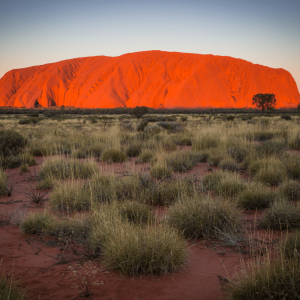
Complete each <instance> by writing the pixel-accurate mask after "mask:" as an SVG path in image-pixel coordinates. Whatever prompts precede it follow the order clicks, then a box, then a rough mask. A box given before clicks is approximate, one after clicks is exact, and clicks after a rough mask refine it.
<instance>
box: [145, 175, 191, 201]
mask: <svg viewBox="0 0 300 300" xmlns="http://www.w3.org/2000/svg"><path fill="white" fill-rule="evenodd" d="M195 191H196V190H195V186H194V184H193V183H192V182H190V181H189V180H186V179H183V180H181V181H178V182H167V181H164V182H160V183H158V184H155V185H153V186H151V187H150V188H149V189H148V190H147V194H146V198H145V199H146V202H147V203H148V204H151V205H161V206H168V205H170V204H172V203H174V202H176V201H177V200H178V199H179V198H180V197H192V196H193V195H194V193H195Z"/></svg>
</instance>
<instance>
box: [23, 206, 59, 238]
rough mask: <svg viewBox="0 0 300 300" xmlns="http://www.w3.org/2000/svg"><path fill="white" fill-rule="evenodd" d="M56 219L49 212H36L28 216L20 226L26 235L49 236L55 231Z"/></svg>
mask: <svg viewBox="0 0 300 300" xmlns="http://www.w3.org/2000/svg"><path fill="white" fill-rule="evenodd" d="M55 223H56V219H55V217H54V216H53V214H50V213H49V212H46V211H45V212H36V213H32V214H30V215H28V216H26V217H25V218H24V219H23V221H22V222H21V224H20V227H21V229H22V231H23V233H25V234H48V233H49V232H51V230H52V229H53V227H54V225H55Z"/></svg>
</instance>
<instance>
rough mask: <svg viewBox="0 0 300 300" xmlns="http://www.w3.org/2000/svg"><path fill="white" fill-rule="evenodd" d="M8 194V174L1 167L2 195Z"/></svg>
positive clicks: (0, 193)
mask: <svg viewBox="0 0 300 300" xmlns="http://www.w3.org/2000/svg"><path fill="white" fill-rule="evenodd" d="M6 195H7V176H6V174H5V172H4V171H3V170H2V169H0V196H6Z"/></svg>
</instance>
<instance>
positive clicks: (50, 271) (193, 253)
mask: <svg viewBox="0 0 300 300" xmlns="http://www.w3.org/2000/svg"><path fill="white" fill-rule="evenodd" d="M36 160H37V163H38V166H34V167H30V168H29V169H30V172H29V173H24V174H20V171H19V169H14V170H10V171H9V172H8V174H9V176H10V177H11V178H12V177H13V178H14V182H15V184H16V188H15V189H14V191H13V193H12V196H11V197H1V198H0V212H1V213H0V216H1V217H2V218H3V217H5V216H6V215H7V213H8V214H9V213H11V212H12V211H14V210H16V209H17V208H22V207H24V206H27V204H28V200H26V199H25V194H24V191H25V189H26V187H28V178H30V175H33V174H34V173H35V172H36V171H38V169H39V167H40V165H41V164H42V161H43V158H36ZM100 165H101V163H100ZM143 168H146V169H147V165H146V164H135V163H134V160H132V161H131V162H127V163H123V164H110V165H106V166H104V169H105V170H104V171H105V172H123V171H124V170H132V169H136V170H137V171H138V170H139V171H143ZM196 172H197V173H198V176H199V178H201V177H202V176H203V175H204V174H205V173H206V172H207V165H206V164H199V165H198V166H196V167H195V168H194V169H193V170H192V171H191V172H189V173H190V174H191V173H196ZM32 183H35V182H34V181H32ZM7 201H10V202H13V203H11V204H4V203H6V202H7ZM17 201H24V202H21V203H20V202H17ZM42 207H43V206H42ZM42 207H35V206H34V205H31V206H30V207H29V209H28V210H27V211H26V213H28V212H30V211H34V210H36V209H42ZM16 218H18V214H16ZM14 221H16V219H15V220H14ZM245 221H246V224H247V227H250V226H251V227H252V228H253V225H254V222H255V212H250V213H249V214H247V215H245ZM256 234H259V232H257V233H256ZM48 242H51V240H50V241H48ZM188 248H189V249H190V260H189V263H188V266H187V270H186V271H184V272H182V273H180V274H175V275H174V276H166V277H162V278H155V277H150V278H149V277H142V278H135V279H132V278H122V277H121V276H119V275H118V274H116V273H113V272H105V269H104V268H103V267H101V266H100V265H99V268H100V269H102V273H101V274H99V275H98V277H97V279H98V281H99V282H101V281H103V284H100V285H99V286H96V287H94V289H93V292H94V295H93V296H92V297H91V298H90V299H105V300H121V299H122V300H126V299H130V300H135V299H140V300H142V299H144V300H146V299H149V300H152V299H163V300H167V299H170V300H171V299H172V300H175V299H178V300H179V299H180V300H182V299H191V300H193V299H195V300H196V299H197V300H199V299H202V300H209V299H210V300H216V299H222V291H221V289H220V287H221V285H220V279H219V277H218V275H219V276H223V277H228V275H231V274H233V273H234V272H235V270H236V269H238V268H239V265H240V254H238V253H235V252H234V251H233V250H231V249H229V248H223V247H220V246H219V247H216V246H215V245H213V244H212V243H211V242H210V243H207V241H205V240H198V241H197V242H196V243H191V242H189V243H188ZM62 255H66V259H70V258H71V260H72V257H71V256H70V255H69V254H67V253H65V254H64V253H63V250H62V248H61V247H60V246H51V247H50V246H48V245H47V244H46V243H45V241H42V240H41V239H40V238H39V237H38V236H26V235H24V234H21V230H20V228H19V227H17V226H2V227H0V260H1V259H2V267H3V268H4V269H5V270H6V271H7V272H8V273H9V272H11V271H12V270H13V271H14V277H15V278H17V279H20V280H21V282H22V286H23V287H26V289H27V291H28V294H29V295H30V296H29V299H32V300H37V299H41V300H44V299H45V300H46V299H78V298H79V297H78V291H77V290H74V289H72V288H71V286H72V281H71V273H70V271H69V270H68V266H69V264H61V263H60V262H61V260H60V259H59V258H61V257H62ZM70 264H72V262H70ZM63 273H64V274H65V275H64V276H62V274H63Z"/></svg>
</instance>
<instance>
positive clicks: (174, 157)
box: [166, 151, 194, 172]
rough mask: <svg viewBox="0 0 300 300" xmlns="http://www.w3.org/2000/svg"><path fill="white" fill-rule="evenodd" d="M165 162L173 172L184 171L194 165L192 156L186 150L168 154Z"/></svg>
mask: <svg viewBox="0 0 300 300" xmlns="http://www.w3.org/2000/svg"><path fill="white" fill-rule="evenodd" d="M166 163H167V165H168V166H170V167H171V168H172V170H173V171H174V172H186V171H188V170H190V169H191V168H192V167H193V166H194V162H193V157H192V156H191V155H190V153H188V152H187V151H180V152H175V153H172V154H171V155H168V156H167V158H166Z"/></svg>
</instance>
